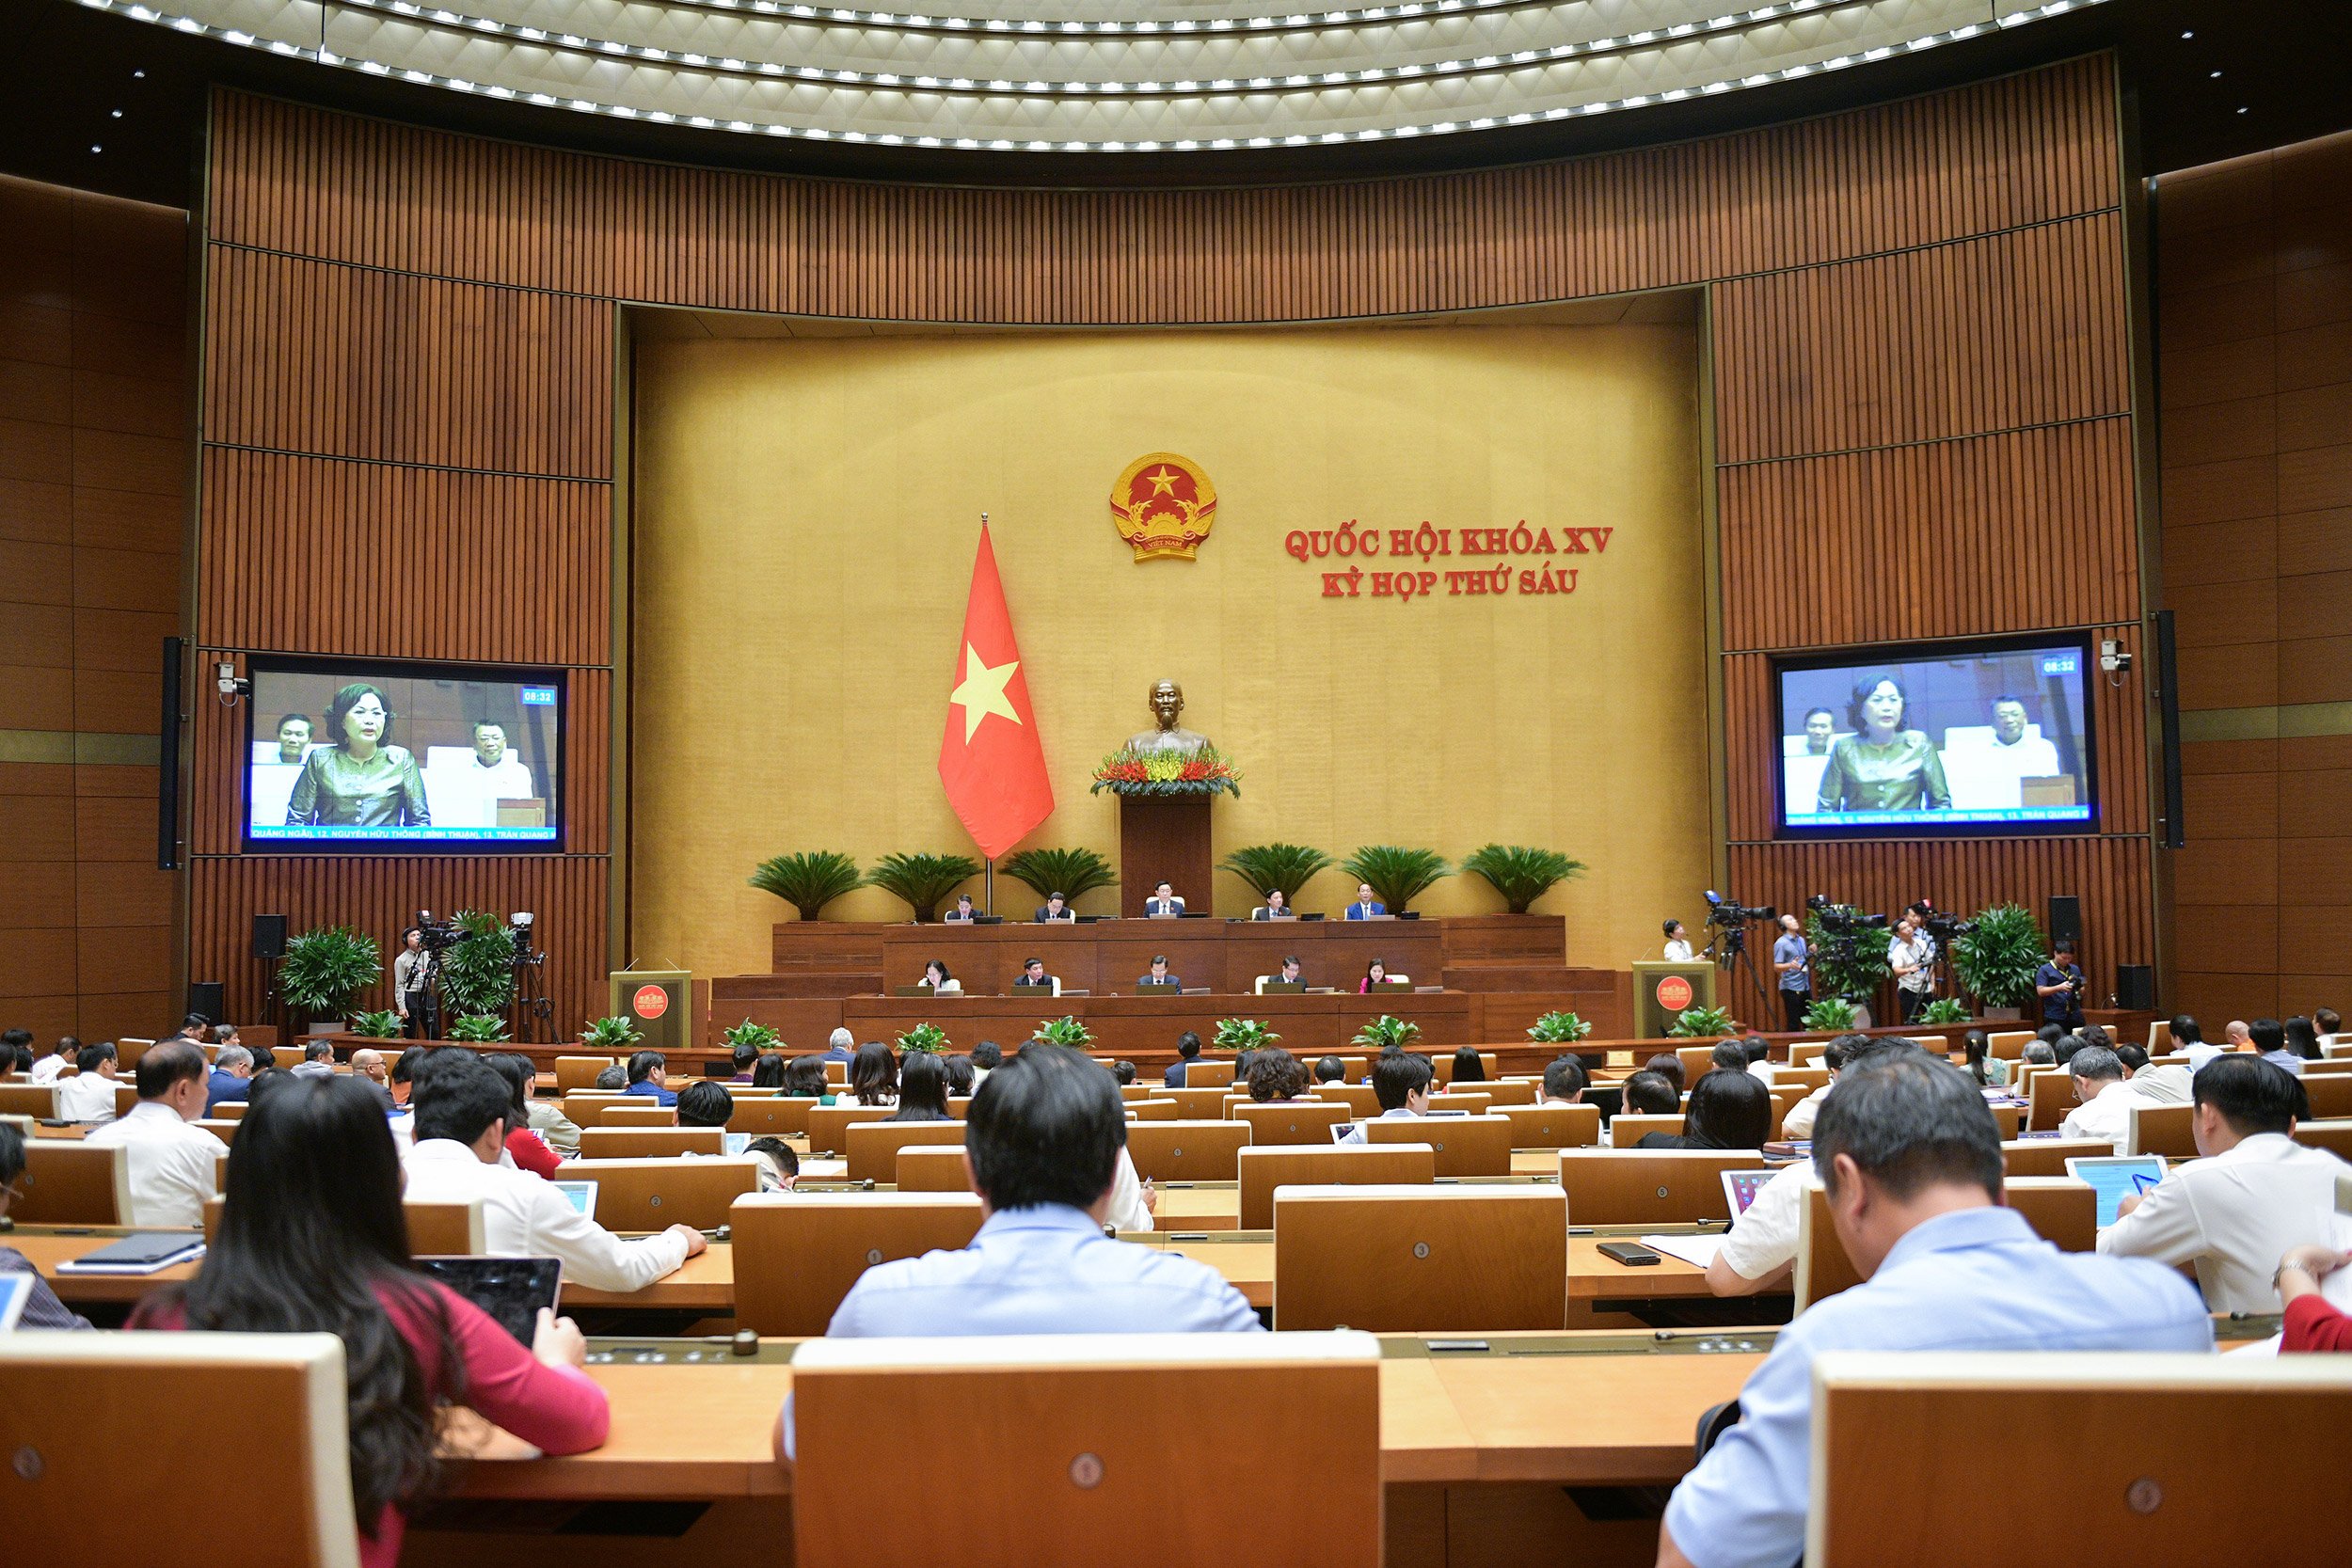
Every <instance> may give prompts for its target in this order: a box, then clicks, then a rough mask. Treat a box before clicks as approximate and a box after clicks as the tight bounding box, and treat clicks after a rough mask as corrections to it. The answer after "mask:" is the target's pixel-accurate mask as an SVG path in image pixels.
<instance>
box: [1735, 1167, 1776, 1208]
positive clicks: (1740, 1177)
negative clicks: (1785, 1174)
mask: <svg viewBox="0 0 2352 1568" xmlns="http://www.w3.org/2000/svg"><path fill="white" fill-rule="evenodd" d="M1779 1174H1780V1173H1779V1172H1778V1171H1771V1170H1727V1171H1725V1172H1724V1199H1725V1201H1727V1202H1729V1203H1730V1205H1731V1217H1732V1218H1733V1219H1735V1220H1736V1219H1738V1218H1739V1217H1740V1215H1742V1214H1744V1213H1746V1212H1748V1205H1749V1204H1751V1203H1754V1202H1755V1201H1756V1191H1757V1189H1758V1188H1760V1187H1762V1186H1763V1185H1764V1183H1765V1182H1767V1181H1770V1180H1772V1178H1773V1177H1775V1176H1777V1175H1779Z"/></svg>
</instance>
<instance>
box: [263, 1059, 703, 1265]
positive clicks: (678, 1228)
mask: <svg viewBox="0 0 2352 1568" xmlns="http://www.w3.org/2000/svg"><path fill="white" fill-rule="evenodd" d="M334 1082H341V1080H335V1081H334ZM274 1092H277V1093H285V1092H287V1091H286V1090H285V1089H284V1088H283V1087H282V1086H281V1087H280V1088H278V1090H276V1091H274ZM355 1092H358V1091H357V1090H355ZM361 1099H362V1100H365V1099H366V1096H365V1095H364V1093H362V1094H361ZM410 1102H411V1103H412V1104H413V1105H414V1106H415V1108H416V1143H415V1146H414V1147H413V1148H410V1149H409V1151H408V1158H407V1162H406V1165H405V1169H406V1174H407V1183H408V1185H407V1196H408V1197H409V1198H410V1199H412V1200H414V1201H416V1202H420V1203H464V1202H468V1201H469V1200H471V1199H474V1198H479V1199H481V1200H482V1226H483V1240H484V1243H485V1248H486V1250H488V1251H489V1252H491V1253H495V1254H501V1255H504V1256H508V1257H523V1258H554V1259H560V1260H561V1261H562V1263H563V1265H564V1279H565V1281H566V1282H568V1283H571V1284H576V1285H580V1286H582V1287H584V1288H585V1289H588V1290H591V1291H619V1292H626V1291H641V1290H643V1289H644V1288H645V1287H646V1286H648V1285H650V1284H652V1283H653V1282H654V1281H655V1280H657V1279H660V1277H661V1276H662V1275H666V1274H671V1273H674V1272H675V1270H676V1269H677V1268H678V1266H679V1265H680V1264H682V1263H684V1262H685V1261H686V1260H687V1259H689V1258H692V1257H694V1256H696V1255H697V1254H699V1253H701V1252H702V1251H703V1250H704V1249H705V1248H706V1247H707V1245H708V1243H707V1242H706V1241H705V1240H704V1237H703V1233H702V1232H701V1231H699V1230H696V1229H694V1228H693V1227H691V1226H683V1225H674V1226H671V1227H669V1228H668V1229H666V1230H662V1231H659V1232H657V1233H656V1234H654V1235H651V1236H644V1237H641V1238H638V1239H636V1240H632V1241H623V1240H622V1239H620V1238H619V1237H617V1236H615V1235H613V1234H612V1232H611V1231H610V1230H607V1229H606V1228H605V1227H602V1226H600V1225H598V1224H596V1222H595V1221H594V1220H591V1219H589V1218H588V1217H587V1216H586V1215H584V1214H582V1213H581V1212H580V1211H579V1210H577V1209H575V1208H573V1207H572V1203H571V1199H569V1198H567V1197H565V1196H564V1194H563V1193H562V1192H561V1191H560V1190H559V1189H558V1188H557V1187H556V1186H555V1184H554V1183H553V1182H551V1181H543V1180H540V1179H539V1178H538V1177H535V1176H533V1175H532V1174H531V1173H530V1172H528V1171H524V1170H518V1169H516V1168H515V1167H513V1166H511V1165H502V1164H499V1156H500V1155H501V1153H503V1152H504V1151H505V1147H506V1121H507V1117H509V1116H510V1115H512V1114H513V1105H514V1092H513V1090H512V1089H511V1088H510V1087H509V1085H508V1084H507V1081H506V1080H505V1079H503V1078H501V1077H500V1076H499V1074H498V1073H497V1072H496V1071H495V1070H493V1069H491V1068H490V1067H489V1066H488V1065H487V1064H485V1063H484V1062H483V1061H481V1060H480V1059H479V1058H477V1057H475V1056H474V1055H473V1054H472V1053H470V1052H464V1051H440V1052H436V1053H434V1055H433V1056H432V1057H431V1058H430V1059H428V1060H427V1061H426V1062H425V1063H424V1065H423V1067H422V1068H421V1069H420V1070H419V1072H418V1073H417V1076H416V1087H415V1090H414V1092H413V1093H412V1094H411V1096H410ZM369 1103H371V1104H373V1101H369ZM259 1109H260V1102H259V1101H257V1102H256V1106H255V1112H258V1111H259ZM252 1114H254V1113H248V1119H249V1118H250V1116H251V1115H252ZM382 1119H383V1118H382V1117H380V1116H379V1117H377V1120H378V1122H379V1123H381V1122H382ZM237 1136H238V1138H239V1139H240V1141H242V1140H243V1138H244V1136H245V1130H244V1129H242V1128H240V1129H239V1130H238V1133H237ZM230 1164H232V1165H233V1164H235V1162H234V1161H231V1162H230ZM234 1180H235V1175H234V1172H233V1171H232V1172H231V1174H230V1181H231V1183H232V1187H231V1191H232V1192H233V1191H234V1187H233V1183H234Z"/></svg>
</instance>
